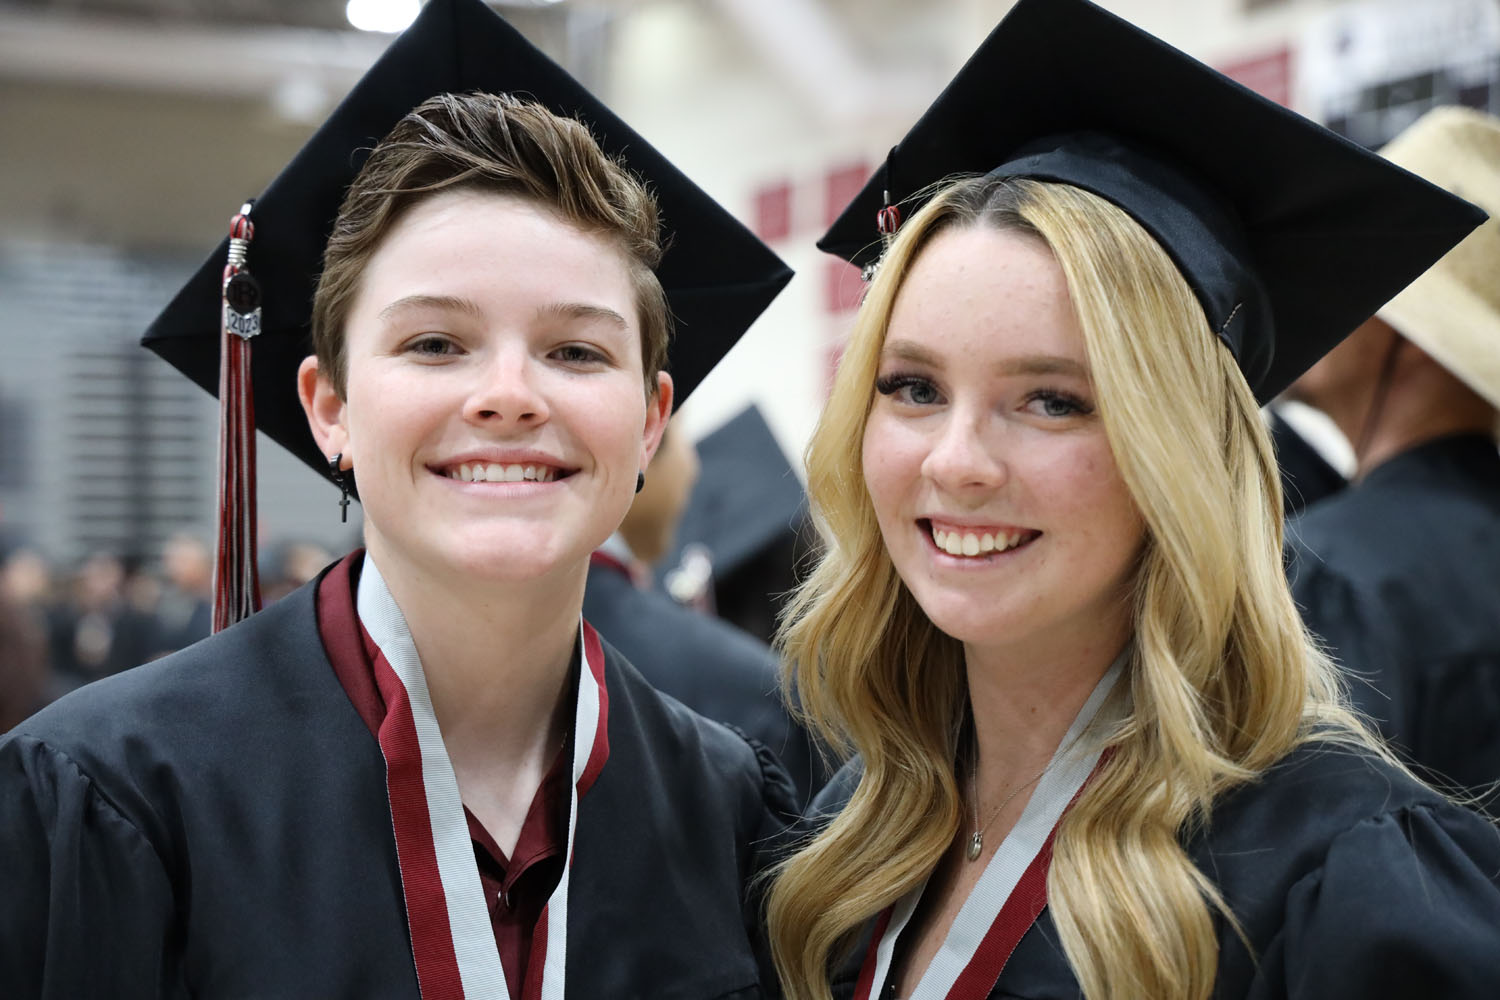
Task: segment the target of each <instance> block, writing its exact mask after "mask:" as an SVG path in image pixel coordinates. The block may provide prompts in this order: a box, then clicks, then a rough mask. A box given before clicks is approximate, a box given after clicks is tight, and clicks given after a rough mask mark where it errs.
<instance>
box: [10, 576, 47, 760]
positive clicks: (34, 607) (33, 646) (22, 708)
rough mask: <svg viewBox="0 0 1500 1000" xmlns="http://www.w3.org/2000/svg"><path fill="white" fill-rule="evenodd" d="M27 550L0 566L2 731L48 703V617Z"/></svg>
mask: <svg viewBox="0 0 1500 1000" xmlns="http://www.w3.org/2000/svg"><path fill="white" fill-rule="evenodd" d="M25 556H26V553H17V552H12V553H11V554H10V556H9V557H8V558H6V560H5V562H4V564H3V566H0V733H4V732H5V731H6V730H8V729H10V728H11V727H12V726H14V725H15V724H16V723H18V722H20V721H21V720H22V719H24V718H26V717H27V716H28V715H30V714H31V713H33V712H35V711H36V710H37V709H39V708H41V707H42V706H43V705H44V704H46V702H47V700H48V697H49V693H50V692H49V682H50V670H49V665H48V658H47V633H46V627H45V622H46V620H45V618H44V617H43V615H42V614H41V613H40V611H39V604H38V598H39V596H40V595H39V594H38V593H37V591H36V589H35V587H34V583H35V579H34V574H31V573H29V572H28V571H27V569H26V568H25V566H24V563H25V561H26V560H25V558H24V557H25Z"/></svg>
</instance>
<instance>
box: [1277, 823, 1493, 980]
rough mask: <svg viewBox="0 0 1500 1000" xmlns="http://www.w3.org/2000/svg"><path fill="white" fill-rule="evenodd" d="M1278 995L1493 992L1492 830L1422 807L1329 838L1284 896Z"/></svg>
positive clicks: (1491, 827)
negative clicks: (1282, 985)
mask: <svg viewBox="0 0 1500 1000" xmlns="http://www.w3.org/2000/svg"><path fill="white" fill-rule="evenodd" d="M1283 944H1284V947H1285V949H1286V964H1285V974H1286V978H1287V983H1286V991H1285V995H1286V996H1287V997H1288V998H1289V1000H1315V998H1326V997H1360V998H1361V1000H1380V998H1386V997H1389V998H1392V1000H1394V998H1403V1000H1409V998H1411V997H1443V998H1445V1000H1494V998H1495V997H1500V830H1497V829H1496V828H1495V827H1494V826H1492V825H1491V824H1490V823H1488V822H1487V821H1485V820H1484V819H1483V818H1482V817H1480V816H1479V815H1478V814H1477V813H1473V812H1470V811H1468V810H1464V809H1459V808H1457V807H1453V806H1447V805H1420V806H1412V807H1410V808H1406V809H1401V810H1397V811H1394V812H1391V813H1387V814H1384V815H1382V816H1378V817H1375V818H1372V819H1369V820H1366V821H1364V822H1362V823H1360V824H1358V825H1357V826H1355V827H1353V828H1351V829H1350V830H1348V831H1347V832H1345V833H1343V834H1342V835H1340V836H1339V837H1338V838H1336V839H1335V840H1334V842H1333V843H1332V844H1331V846H1330V849H1329V851H1328V854H1327V856H1326V858H1325V862H1324V864H1323V866H1322V867H1321V868H1320V869H1318V870H1317V871H1314V872H1312V873H1311V874H1309V875H1307V876H1306V877H1305V878H1303V879H1302V880H1301V881H1300V882H1298V883H1297V885H1296V886H1294V887H1293V889H1292V891H1291V893H1290V894H1289V895H1288V897H1287V919H1286V925H1285V929H1284V941H1283Z"/></svg>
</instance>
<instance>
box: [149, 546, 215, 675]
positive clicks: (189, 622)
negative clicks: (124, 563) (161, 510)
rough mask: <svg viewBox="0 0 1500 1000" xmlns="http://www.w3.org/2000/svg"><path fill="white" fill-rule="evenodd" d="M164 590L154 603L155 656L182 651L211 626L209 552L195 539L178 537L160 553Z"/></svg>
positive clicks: (163, 547)
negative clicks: (155, 626) (155, 628)
mask: <svg viewBox="0 0 1500 1000" xmlns="http://www.w3.org/2000/svg"><path fill="white" fill-rule="evenodd" d="M161 571H162V576H163V578H164V580H163V582H164V586H163V588H162V591H161V596H160V597H159V598H158V600H157V602H156V620H157V637H156V643H157V650H158V651H157V655H162V654H165V653H170V652H174V651H175V650H179V649H185V648H186V647H188V646H191V645H192V644H193V643H195V642H197V641H198V640H199V639H203V638H206V637H207V636H208V634H209V632H210V631H211V630H212V626H213V584H214V563H213V552H212V550H210V549H209V547H208V545H207V544H206V543H205V542H204V541H203V539H201V538H199V537H198V536H197V535H193V534H187V533H178V534H175V535H173V536H172V537H171V538H168V539H167V541H166V543H165V544H164V545H163V546H162V550H161Z"/></svg>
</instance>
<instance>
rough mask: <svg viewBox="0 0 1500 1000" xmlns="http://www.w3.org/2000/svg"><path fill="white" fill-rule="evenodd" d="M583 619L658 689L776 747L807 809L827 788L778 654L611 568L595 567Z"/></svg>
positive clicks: (694, 709)
mask: <svg viewBox="0 0 1500 1000" xmlns="http://www.w3.org/2000/svg"><path fill="white" fill-rule="evenodd" d="M583 617H584V618H586V619H588V622H589V624H590V625H592V626H594V628H596V629H598V631H599V634H600V635H601V636H603V637H604V638H605V639H606V640H608V641H609V642H610V643H611V644H613V645H614V646H615V648H616V649H618V650H619V651H620V652H621V653H623V654H624V655H625V657H626V659H628V660H630V662H631V663H634V664H638V665H639V668H638V669H639V670H640V672H641V674H642V676H644V677H645V678H646V680H648V681H650V682H651V684H652V685H653V686H655V687H656V688H657V690H659V691H663V692H665V693H667V694H669V695H671V696H672V697H674V698H676V699H678V700H679V701H681V702H682V703H683V704H684V705H687V706H688V707H689V708H691V709H692V710H693V711H695V712H697V713H699V714H700V715H704V716H706V717H708V718H710V719H714V720H716V721H719V722H725V723H728V724H729V725H732V726H735V727H737V728H739V729H741V730H743V731H744V732H745V733H746V734H747V735H749V736H751V737H753V738H754V739H756V740H759V741H760V742H761V743H764V744H765V745H766V746H768V747H770V748H771V749H772V750H773V751H774V752H775V753H776V756H777V758H778V759H779V760H780V761H781V763H782V765H783V766H784V767H785V768H786V770H787V773H788V774H789V775H790V776H791V778H792V783H793V784H794V785H796V787H797V795H798V801H799V802H800V803H806V802H807V801H808V799H809V798H810V797H811V795H812V793H814V792H816V791H817V790H818V789H819V788H821V787H822V785H823V781H824V780H826V777H827V775H825V774H824V773H823V770H822V765H821V760H820V757H819V755H818V754H817V753H816V752H815V751H814V749H813V744H812V742H811V740H810V738H809V737H808V735H807V731H806V730H804V729H803V728H802V727H801V726H799V725H797V723H796V722H794V721H793V720H792V717H791V715H790V714H789V713H788V712H787V709H786V705H785V704H784V703H783V702H782V700H781V696H780V694H779V691H780V688H779V685H778V681H777V676H776V656H775V654H773V653H772V652H771V650H770V649H769V648H768V647H767V646H766V645H765V644H763V643H762V642H760V640H758V639H756V638H755V637H753V636H751V635H749V634H747V633H745V632H743V631H741V630H740V629H738V628H735V627H734V626H733V625H730V624H728V623H726V622H723V621H720V620H719V619H717V618H712V617H709V616H708V615H705V614H702V613H700V612H697V611H693V610H691V609H689V608H684V607H682V606H681V605H680V604H678V603H677V602H676V601H673V600H672V599H671V598H670V597H668V596H667V595H666V594H663V593H661V592H659V591H655V590H646V589H643V588H640V587H636V586H635V585H634V584H632V583H631V581H630V578H629V577H628V576H626V575H625V574H624V573H623V572H620V571H618V570H615V569H613V568H612V567H609V566H600V565H597V564H595V565H592V566H590V567H589V578H588V587H587V589H586V590H585V591H584V595H583Z"/></svg>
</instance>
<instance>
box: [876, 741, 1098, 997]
mask: <svg viewBox="0 0 1500 1000" xmlns="http://www.w3.org/2000/svg"><path fill="white" fill-rule="evenodd" d="M1113 755H1114V748H1113V747H1109V748H1106V749H1105V751H1104V753H1103V754H1101V755H1100V757H1099V762H1098V763H1097V764H1095V765H1094V769H1093V771H1091V772H1089V776H1088V778H1087V780H1085V781H1084V783H1083V785H1082V786H1081V787H1080V788H1079V789H1078V791H1076V792H1074V793H1073V798H1072V799H1070V800H1069V801H1068V805H1067V808H1065V809H1064V810H1063V813H1062V815H1063V816H1066V815H1067V814H1068V810H1070V809H1072V808H1073V804H1074V803H1076V802H1077V801H1078V797H1079V796H1080V795H1082V794H1083V790H1084V789H1085V788H1087V787H1088V786H1089V784H1090V783H1091V782H1092V781H1093V780H1094V778H1095V777H1097V776H1098V774H1099V772H1100V771H1101V770H1103V769H1104V765H1105V764H1106V763H1107V762H1108V761H1109V759H1110V757H1112V756H1113ZM1059 826H1062V817H1059V818H1058V821H1057V823H1056V824H1054V825H1053V827H1052V832H1051V833H1049V834H1047V839H1046V840H1045V841H1043V842H1042V847H1041V849H1040V850H1039V851H1037V853H1036V856H1035V857H1034V858H1032V859H1031V863H1030V864H1029V865H1027V866H1026V870H1025V871H1024V872H1023V873H1022V874H1021V878H1020V880H1019V881H1018V882H1016V887H1015V888H1014V889H1013V890H1011V894H1010V896H1009V897H1008V898H1007V899H1006V900H1005V905H1004V906H1002V907H1000V912H999V913H997V914H996V915H995V920H994V922H993V923H991V924H990V929H989V930H988V931H986V932H985V935H984V938H983V940H981V941H980V943H979V948H978V949H977V950H976V951H975V952H974V956H973V957H972V958H971V959H969V962H968V964H967V965H966V966H964V970H963V972H961V973H959V975H958V978H957V979H956V980H955V981H954V983H953V986H952V987H951V988H950V989H949V990H948V994H947V997H946V1000H985V998H987V997H988V996H989V995H990V991H991V990H993V989H994V988H995V984H996V983H998V982H999V981H1000V976H1001V974H1002V973H1003V972H1004V971H1005V966H1006V965H1007V964H1008V963H1009V962H1010V956H1011V955H1012V954H1014V953H1015V950H1016V946H1017V945H1019V944H1020V943H1021V938H1023V937H1025V936H1026V932H1027V931H1029V930H1031V926H1032V924H1034V923H1036V919H1037V917H1039V916H1041V915H1042V911H1043V910H1045V909H1046V908H1047V872H1048V871H1049V869H1051V867H1052V842H1053V841H1054V840H1055V839H1056V838H1057V828H1058V827H1059ZM894 910H895V907H894V906H888V907H886V908H885V909H884V910H883V911H882V912H881V914H880V917H879V918H878V919H877V920H876V922H875V932H874V934H872V935H871V937H870V945H869V948H867V949H866V951H865V959H864V962H863V963H862V964H861V965H860V970H859V979H858V980H857V982H856V985H855V987H854V1000H870V991H871V989H872V988H873V987H874V983H875V966H876V952H877V949H878V948H879V947H880V940H881V938H883V937H884V936H885V932H886V929H887V928H888V927H889V926H890V922H891V914H892V912H893V911H894Z"/></svg>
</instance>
